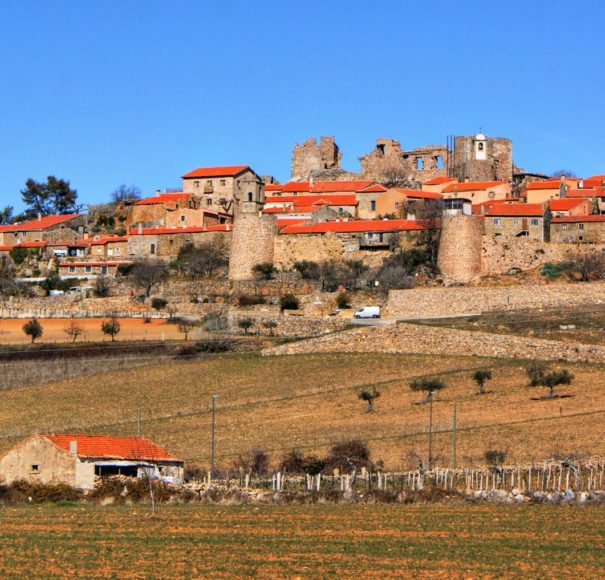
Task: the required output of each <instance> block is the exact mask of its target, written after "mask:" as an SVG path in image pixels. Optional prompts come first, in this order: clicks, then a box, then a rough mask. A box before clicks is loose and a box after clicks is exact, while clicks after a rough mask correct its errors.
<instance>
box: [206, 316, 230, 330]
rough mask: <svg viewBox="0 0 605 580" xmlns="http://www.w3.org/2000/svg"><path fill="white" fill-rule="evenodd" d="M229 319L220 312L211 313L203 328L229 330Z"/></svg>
mask: <svg viewBox="0 0 605 580" xmlns="http://www.w3.org/2000/svg"><path fill="white" fill-rule="evenodd" d="M228 326H229V324H228V322H227V319H226V318H225V317H224V316H223V315H222V314H220V313H211V314H209V315H208V316H207V317H206V320H205V321H204V325H203V326H202V329H203V330H205V331H206V332H221V331H224V330H227V328H228Z"/></svg>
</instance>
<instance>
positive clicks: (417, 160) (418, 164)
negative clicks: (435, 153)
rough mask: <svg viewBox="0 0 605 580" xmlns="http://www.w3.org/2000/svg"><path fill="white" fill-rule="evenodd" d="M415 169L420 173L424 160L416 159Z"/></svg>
mask: <svg viewBox="0 0 605 580" xmlns="http://www.w3.org/2000/svg"><path fill="white" fill-rule="evenodd" d="M416 169H417V170H418V171H422V170H423V169H424V159H423V158H422V157H416Z"/></svg>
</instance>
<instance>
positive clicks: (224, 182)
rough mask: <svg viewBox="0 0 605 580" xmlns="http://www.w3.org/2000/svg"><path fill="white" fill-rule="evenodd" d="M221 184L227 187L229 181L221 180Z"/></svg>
mask: <svg viewBox="0 0 605 580" xmlns="http://www.w3.org/2000/svg"><path fill="white" fill-rule="evenodd" d="M219 183H220V184H221V185H227V180H226V179H221V180H220V181H219Z"/></svg>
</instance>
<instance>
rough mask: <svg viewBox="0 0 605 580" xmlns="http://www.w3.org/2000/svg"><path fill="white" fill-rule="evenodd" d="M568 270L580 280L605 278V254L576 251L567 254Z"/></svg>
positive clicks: (587, 280)
mask: <svg viewBox="0 0 605 580" xmlns="http://www.w3.org/2000/svg"><path fill="white" fill-rule="evenodd" d="M565 266H566V268H565V269H566V270H567V271H568V272H569V274H570V275H571V276H572V277H573V278H574V279H575V280H577V281H579V282H590V281H591V280H601V279H603V278H605V254H604V253H602V252H574V253H570V254H568V255H567V261H566V263H565Z"/></svg>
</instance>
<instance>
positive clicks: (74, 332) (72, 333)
mask: <svg viewBox="0 0 605 580" xmlns="http://www.w3.org/2000/svg"><path fill="white" fill-rule="evenodd" d="M63 331H64V332H65V334H67V336H69V338H71V342H72V344H73V343H74V342H76V340H78V337H79V336H81V335H82V334H84V327H83V326H81V325H80V324H78V322H77V321H76V320H74V319H73V318H72V319H71V320H70V322H69V324H68V325H67V326H66V327H65V328H64V329H63Z"/></svg>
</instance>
